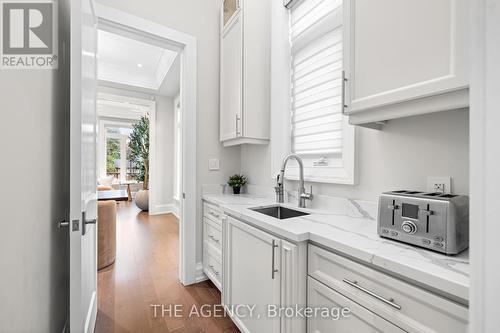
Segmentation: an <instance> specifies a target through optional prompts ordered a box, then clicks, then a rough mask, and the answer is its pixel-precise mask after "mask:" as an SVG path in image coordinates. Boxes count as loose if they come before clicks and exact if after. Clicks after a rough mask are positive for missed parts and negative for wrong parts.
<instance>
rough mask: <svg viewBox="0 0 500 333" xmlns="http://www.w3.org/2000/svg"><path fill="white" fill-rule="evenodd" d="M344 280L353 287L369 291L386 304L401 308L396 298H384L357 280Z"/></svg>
mask: <svg viewBox="0 0 500 333" xmlns="http://www.w3.org/2000/svg"><path fill="white" fill-rule="evenodd" d="M342 281H344V282H345V283H347V284H348V285H350V286H351V287H354V288H356V289H359V290H361V291H362V292H365V293H367V294H368V295H370V296H372V297H375V298H376V299H378V300H379V301H382V302H384V303H385V304H388V305H390V306H392V307H393V308H395V309H398V310H401V306H399V305H398V304H396V303H394V299H392V298H391V299H387V298H384V297H382V296H380V295H377V294H375V293H374V292H372V291H370V290H368V289H366V288H363V287H361V286H360V285H359V284H358V282H357V281H350V280H348V279H343V280H342Z"/></svg>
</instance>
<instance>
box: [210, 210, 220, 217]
mask: <svg viewBox="0 0 500 333" xmlns="http://www.w3.org/2000/svg"><path fill="white" fill-rule="evenodd" d="M209 214H210V215H212V216H213V217H216V218H219V217H220V215H219V214H216V213H214V212H212V211H211V212H209Z"/></svg>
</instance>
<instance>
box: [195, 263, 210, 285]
mask: <svg viewBox="0 0 500 333" xmlns="http://www.w3.org/2000/svg"><path fill="white" fill-rule="evenodd" d="M205 280H208V277H207V276H206V275H205V273H203V263H202V262H199V263H197V264H196V277H195V281H196V283H198V282H202V281H205Z"/></svg>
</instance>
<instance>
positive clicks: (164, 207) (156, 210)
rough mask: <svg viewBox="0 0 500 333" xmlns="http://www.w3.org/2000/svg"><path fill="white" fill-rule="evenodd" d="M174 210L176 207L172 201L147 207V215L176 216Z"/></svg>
mask: <svg viewBox="0 0 500 333" xmlns="http://www.w3.org/2000/svg"><path fill="white" fill-rule="evenodd" d="M176 211H178V209H177V208H176V207H175V204H174V203H173V202H172V203H168V204H160V205H155V206H150V207H149V215H161V214H174V215H175V216H176V217H177V218H178V217H179V216H178V214H177V213H176Z"/></svg>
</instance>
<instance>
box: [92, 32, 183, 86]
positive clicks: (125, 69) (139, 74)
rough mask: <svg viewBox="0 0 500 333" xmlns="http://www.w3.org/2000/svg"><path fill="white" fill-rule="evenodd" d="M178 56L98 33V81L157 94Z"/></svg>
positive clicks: (112, 34) (123, 38) (171, 52)
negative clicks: (154, 91)
mask: <svg viewBox="0 0 500 333" xmlns="http://www.w3.org/2000/svg"><path fill="white" fill-rule="evenodd" d="M176 56H177V52H175V51H171V50H168V49H164V48H161V47H158V46H156V45H151V44H147V43H144V42H141V41H138V40H135V39H131V38H127V37H123V36H120V35H117V34H114V33H110V32H107V31H103V30H99V45H98V72H97V73H98V74H97V76H98V78H99V80H104V81H109V82H114V83H120V84H126V85H131V86H136V87H141V88H148V89H154V90H157V89H158V88H159V87H160V85H161V83H162V81H163V79H164V78H165V76H166V74H167V73H168V71H169V70H170V67H171V66H172V64H173V62H174V60H175V58H176Z"/></svg>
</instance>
